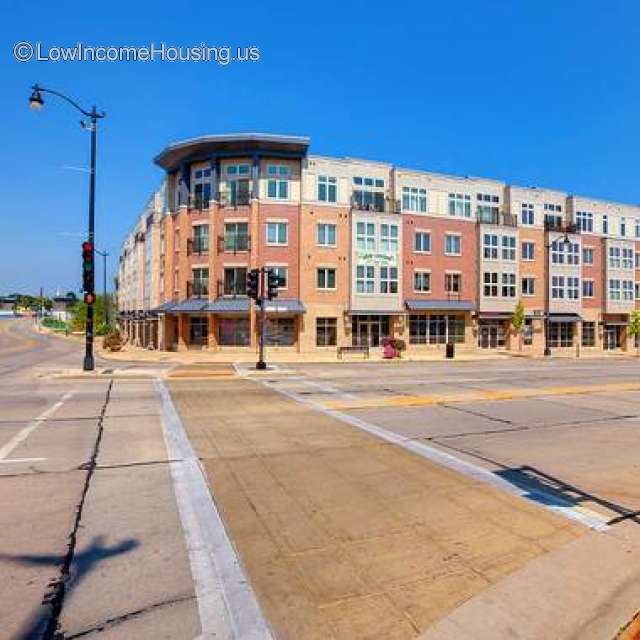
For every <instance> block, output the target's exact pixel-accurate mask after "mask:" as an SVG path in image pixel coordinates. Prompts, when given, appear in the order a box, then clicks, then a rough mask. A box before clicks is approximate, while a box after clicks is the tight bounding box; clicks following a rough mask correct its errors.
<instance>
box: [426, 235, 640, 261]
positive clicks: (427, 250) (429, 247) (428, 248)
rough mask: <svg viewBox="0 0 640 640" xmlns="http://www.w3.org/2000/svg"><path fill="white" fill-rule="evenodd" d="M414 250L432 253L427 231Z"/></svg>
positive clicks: (429, 236)
mask: <svg viewBox="0 0 640 640" xmlns="http://www.w3.org/2000/svg"><path fill="white" fill-rule="evenodd" d="M413 250H414V251H415V252H416V253H430V252H431V234H430V233H428V232H426V231H416V233H415V235H414V237H413ZM639 255H640V254H639Z"/></svg>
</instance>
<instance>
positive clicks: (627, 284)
mask: <svg viewBox="0 0 640 640" xmlns="http://www.w3.org/2000/svg"><path fill="white" fill-rule="evenodd" d="M633 284H634V283H633V280H623V281H622V299H623V300H633V298H634V292H633Z"/></svg>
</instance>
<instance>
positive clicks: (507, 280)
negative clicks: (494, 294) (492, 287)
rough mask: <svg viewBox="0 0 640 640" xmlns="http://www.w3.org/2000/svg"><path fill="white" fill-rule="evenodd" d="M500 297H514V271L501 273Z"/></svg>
mask: <svg viewBox="0 0 640 640" xmlns="http://www.w3.org/2000/svg"><path fill="white" fill-rule="evenodd" d="M502 297H503V298H515V297H516V274H515V273H503V274H502Z"/></svg>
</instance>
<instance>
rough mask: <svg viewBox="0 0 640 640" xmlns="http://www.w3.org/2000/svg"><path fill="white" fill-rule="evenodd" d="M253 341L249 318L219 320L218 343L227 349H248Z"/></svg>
mask: <svg viewBox="0 0 640 640" xmlns="http://www.w3.org/2000/svg"><path fill="white" fill-rule="evenodd" d="M250 341H251V330H250V328H249V318H224V317H221V318H219V320H218V342H219V343H220V345H222V346H226V347H248V346H249V343H250Z"/></svg>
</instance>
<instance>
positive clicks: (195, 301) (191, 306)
mask: <svg viewBox="0 0 640 640" xmlns="http://www.w3.org/2000/svg"><path fill="white" fill-rule="evenodd" d="M207 304H208V302H207V300H206V298H204V299H203V298H187V299H186V300H181V301H180V302H177V303H176V304H175V305H174V307H173V309H171V312H172V313H200V312H202V311H204V310H205V307H206V306H207Z"/></svg>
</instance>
